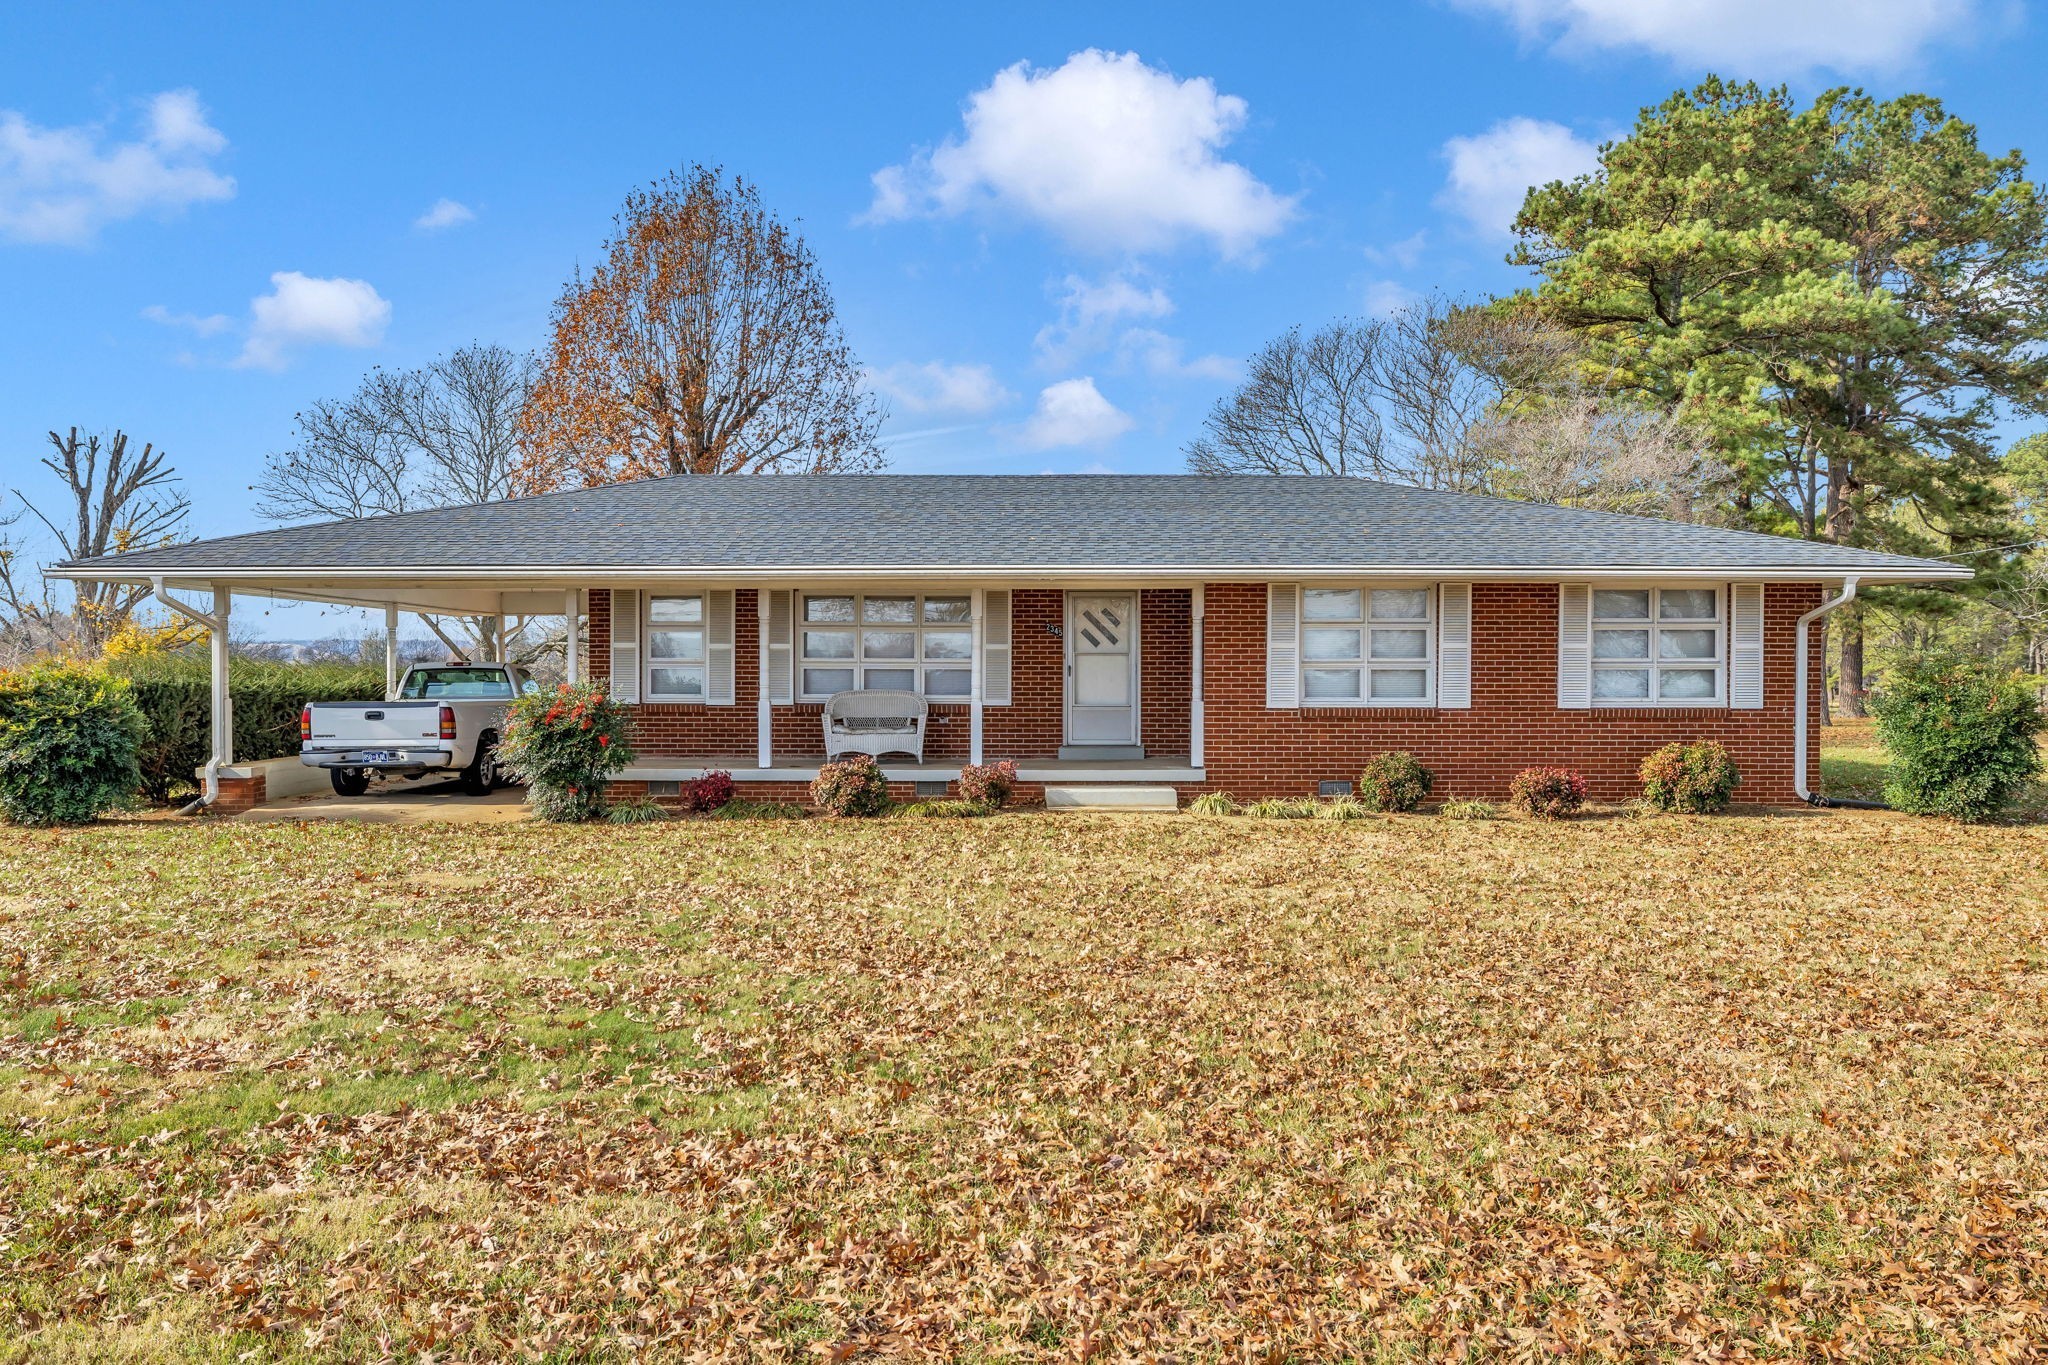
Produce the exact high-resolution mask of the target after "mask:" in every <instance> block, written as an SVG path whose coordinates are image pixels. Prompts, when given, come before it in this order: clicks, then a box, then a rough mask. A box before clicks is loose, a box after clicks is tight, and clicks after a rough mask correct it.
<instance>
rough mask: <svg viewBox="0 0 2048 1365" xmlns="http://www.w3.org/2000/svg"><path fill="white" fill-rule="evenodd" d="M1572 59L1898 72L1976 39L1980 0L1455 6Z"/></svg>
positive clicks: (1657, 0) (1481, 2) (1551, 0)
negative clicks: (1945, 44)
mask: <svg viewBox="0 0 2048 1365" xmlns="http://www.w3.org/2000/svg"><path fill="white" fill-rule="evenodd" d="M1453 2H1454V3H1456V4H1458V5H1459V6H1460V7H1461V8H1464V9H1468V10H1477V11H1480V12H1483V13H1490V14H1497V15H1500V16H1501V17H1503V18H1505V19H1507V20H1508V21H1509V22H1510V23H1512V24H1513V25H1514V27H1515V29H1516V31H1517V32H1519V33H1520V34H1521V36H1522V37H1523V38H1524V39H1525V40H1527V41H1531V42H1545V43H1549V44H1551V46H1552V47H1553V48H1554V49H1556V50H1557V51H1560V52H1564V53H1579V54H1584V53H1590V52H1594V51H1599V50H1603V49H1611V48H1619V49H1623V50H1634V51H1640V52H1649V53H1653V54H1655V55H1657V56H1660V57H1664V58H1667V59H1669V60H1670V61H1673V62H1676V63H1678V64H1680V65H1683V66H1691V67H1706V68H1712V69H1716V70H1721V71H1724V72H1730V73H1735V74H1740V75H1746V76H1748V75H1792V74H1797V73H1799V72H1803V71H1808V70H1811V69H1813V68H1815V67H1828V68H1832V69H1834V70H1837V71H1855V70H1868V71H1892V70H1897V69H1898V68H1900V67H1903V66H1907V65H1909V64H1911V63H1912V62H1913V60H1914V59H1915V58H1917V57H1918V56H1919V55H1920V54H1921V52H1922V51H1923V50H1924V49H1925V48H1927V47H1928V46H1930V45H1931V44H1933V43H1934V42H1936V41H1938V40H1942V39H1947V38H1953V37H1955V36H1957V35H1958V34H1959V33H1967V32H1968V31H1969V30H1970V29H1971V28H1972V27H1973V26H1974V23H1975V21H1976V20H1977V18H1978V13H1979V6H1978V0H1855V3H1853V4H1850V3H1844V0H1453Z"/></svg>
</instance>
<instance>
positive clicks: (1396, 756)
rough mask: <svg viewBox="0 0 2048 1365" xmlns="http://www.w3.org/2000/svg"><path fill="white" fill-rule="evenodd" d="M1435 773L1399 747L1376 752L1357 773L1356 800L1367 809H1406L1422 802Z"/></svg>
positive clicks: (1431, 784) (1411, 808) (1431, 785)
mask: <svg viewBox="0 0 2048 1365" xmlns="http://www.w3.org/2000/svg"><path fill="white" fill-rule="evenodd" d="M1435 785H1436V776H1435V774H1433V773H1431V772H1430V770H1429V769H1427V768H1425V767H1423V766H1422V764H1421V763H1419V762H1418V761H1416V758H1415V755H1414V754H1411V753H1409V752H1407V751H1406V750H1403V749H1396V750H1394V752H1392V753H1388V754H1376V755H1374V756H1373V758H1372V759H1370V760H1369V761H1368V762H1367V763H1366V765H1365V771H1364V772H1362V773H1360V774H1359V775H1358V799H1359V801H1360V802H1361V803H1362V804H1363V805H1364V806H1365V808H1366V809H1367V810H1384V811H1408V810H1414V809H1415V808H1416V807H1418V806H1420V805H1421V804H1422V799H1423V798H1424V797H1425V796H1428V795H1429V789H1430V788H1431V787H1433V786H1435Z"/></svg>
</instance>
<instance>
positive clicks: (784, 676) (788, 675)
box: [761, 588, 796, 706]
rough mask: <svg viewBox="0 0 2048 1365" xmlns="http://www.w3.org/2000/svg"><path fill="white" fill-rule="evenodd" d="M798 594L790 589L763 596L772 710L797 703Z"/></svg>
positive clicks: (770, 592) (772, 590)
mask: <svg viewBox="0 0 2048 1365" xmlns="http://www.w3.org/2000/svg"><path fill="white" fill-rule="evenodd" d="M795 597H796V594H795V593H792V592H791V591H790V590H789V589H788V588H774V589H767V590H764V591H763V592H762V593H761V600H762V603H763V617H764V619H763V620H762V622H761V628H762V629H763V630H765V631H767V632H768V678H767V682H766V686H767V688H768V702H769V704H770V705H771V706H787V705H789V704H790V702H792V701H794V700H795V695H794V692H793V690H792V689H793V688H794V686H795V682H794V679H795V677H796V663H795V657H794V643H795V642H794V640H793V639H792V635H793V633H794V631H795V626H794V624H793V623H794V622H795V620H796V602H795Z"/></svg>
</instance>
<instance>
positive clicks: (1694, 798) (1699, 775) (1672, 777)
mask: <svg viewBox="0 0 2048 1365" xmlns="http://www.w3.org/2000/svg"><path fill="white" fill-rule="evenodd" d="M1640 771H1641V775H1642V779H1643V805H1644V806H1645V807H1647V808H1648V809H1650V810H1655V811H1665V812H1669V813H1672V814H1677V815H1712V814H1714V813H1715V812H1716V811H1724V810H1726V809H1728V802H1729V801H1730V800H1732V799H1733V798H1734V796H1735V789H1736V787H1738V786H1740V785H1741V784H1742V774H1741V772H1740V771H1739V770H1737V768H1736V766H1735V760H1734V759H1733V758H1731V757H1730V756H1729V754H1728V750H1727V749H1725V748H1724V747H1722V746H1721V745H1720V744H1717V743H1716V742H1714V741H1713V740H1711V739H1702V740H1695V741H1694V742H1692V743H1691V744H1667V745H1665V746H1664V747H1663V748H1661V749H1659V750H1657V751H1656V752H1655V753H1653V754H1651V755H1650V756H1649V757H1648V758H1645V759H1644V760H1643V766H1642V768H1641V770H1640Z"/></svg>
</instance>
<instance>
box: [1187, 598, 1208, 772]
mask: <svg viewBox="0 0 2048 1365" xmlns="http://www.w3.org/2000/svg"><path fill="white" fill-rule="evenodd" d="M1203 610H1204V608H1203V601H1202V585H1201V584H1200V583H1197V584H1195V586H1194V590H1193V591H1192V592H1191V593H1190V594H1189V597H1188V615H1189V617H1190V618H1191V619H1190V620H1189V622H1188V626H1189V631H1188V633H1189V635H1190V636H1191V637H1192V638H1190V640H1189V641H1188V654H1189V656H1190V658H1191V659H1192V660H1193V664H1192V667H1191V669H1190V672H1191V673H1192V676H1191V677H1190V678H1189V679H1188V766H1189V767H1190V768H1199V767H1201V766H1202V741H1203V739H1204V738H1205V736H1204V734H1203V716H1202V703H1203V698H1202V620H1203Z"/></svg>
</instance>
